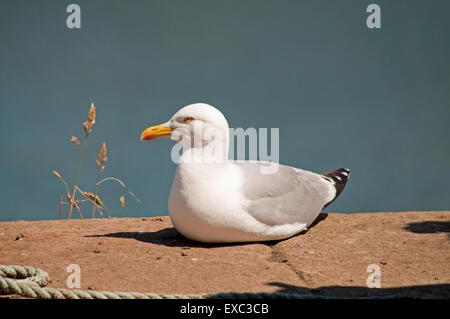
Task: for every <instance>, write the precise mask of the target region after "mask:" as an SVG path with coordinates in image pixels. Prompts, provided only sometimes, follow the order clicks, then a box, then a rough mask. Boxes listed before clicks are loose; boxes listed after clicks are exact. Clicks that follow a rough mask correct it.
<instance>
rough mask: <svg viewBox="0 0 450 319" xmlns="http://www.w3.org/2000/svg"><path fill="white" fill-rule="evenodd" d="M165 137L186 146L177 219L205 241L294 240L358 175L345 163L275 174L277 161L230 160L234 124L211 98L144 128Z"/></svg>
mask: <svg viewBox="0 0 450 319" xmlns="http://www.w3.org/2000/svg"><path fill="white" fill-rule="evenodd" d="M157 137H169V138H170V139H172V140H175V141H176V142H178V143H177V144H176V145H181V146H182V152H178V155H179V158H178V159H177V168H176V172H175V176H174V180H173V183H172V188H171V191H170V196H169V202H168V210H169V215H170V219H171V221H172V223H173V225H174V226H175V228H176V230H177V231H178V232H179V233H181V234H182V235H183V236H184V237H186V238H188V239H190V240H193V241H198V242H203V243H232V242H260V241H274V240H282V239H286V238H289V237H292V236H294V235H296V234H298V233H300V232H302V231H304V230H306V229H307V228H308V227H309V226H310V225H311V224H312V223H313V222H314V220H315V219H316V218H317V217H318V215H319V214H320V212H321V211H322V209H323V208H325V207H327V206H328V205H329V204H331V203H332V202H333V201H334V200H335V199H336V198H337V197H338V196H339V195H340V194H341V193H342V191H343V189H344V186H345V184H346V183H347V180H348V178H349V175H350V171H349V170H348V169H345V168H341V169H338V170H335V171H333V172H330V173H327V174H317V173H313V172H309V171H306V170H302V169H298V168H294V167H290V166H285V165H281V164H279V165H278V166H277V167H276V170H272V171H271V170H267V169H268V168H269V166H270V165H273V163H271V162H264V161H233V160H229V159H228V147H229V145H228V140H229V126H228V122H227V120H226V119H225V117H224V115H223V114H222V113H221V112H220V111H219V110H218V109H216V108H214V107H213V106H210V105H208V104H205V103H196V104H191V105H188V106H185V107H183V108H182V109H180V110H179V111H178V112H176V113H175V115H173V117H172V118H171V119H170V120H169V121H168V122H166V123H163V124H160V125H156V126H151V127H149V128H147V129H145V130H144V131H143V132H142V133H141V141H145V140H153V139H155V138H157ZM172 153H173V152H172ZM175 153H177V152H175ZM179 153H181V155H180V154H179ZM172 159H174V157H172ZM264 168H266V172H265V171H264Z"/></svg>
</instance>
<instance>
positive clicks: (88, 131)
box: [83, 121, 94, 135]
mask: <svg viewBox="0 0 450 319" xmlns="http://www.w3.org/2000/svg"><path fill="white" fill-rule="evenodd" d="M93 125H94V124H93V123H92V122H89V121H86V122H84V123H83V129H84V133H86V135H89V134H91V133H92V126H93Z"/></svg>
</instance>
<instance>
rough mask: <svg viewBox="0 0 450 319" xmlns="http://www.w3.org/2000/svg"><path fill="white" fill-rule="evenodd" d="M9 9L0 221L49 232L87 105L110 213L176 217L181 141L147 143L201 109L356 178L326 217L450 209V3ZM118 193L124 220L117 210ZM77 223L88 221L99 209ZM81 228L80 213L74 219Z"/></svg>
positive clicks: (287, 156) (86, 179)
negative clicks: (370, 21)
mask: <svg viewBox="0 0 450 319" xmlns="http://www.w3.org/2000/svg"><path fill="white" fill-rule="evenodd" d="M73 2H74V3H77V4H79V5H80V7H81V19H82V22H81V26H82V27H81V29H79V30H75V29H72V30H71V29H68V28H67V27H66V18H67V16H68V13H66V7H67V5H68V4H70V3H72V2H69V1H60V0H58V1H57V0H55V1H48V0H42V1H20V0H19V1H18V0H14V1H13V0H2V1H1V2H0V152H1V155H0V182H1V184H0V203H1V208H0V220H2V221H4V220H16V219H25V220H39V219H55V218H57V216H58V200H59V196H60V195H61V194H64V186H63V185H62V184H61V182H60V181H59V180H57V179H56V177H55V176H53V174H52V170H57V171H59V172H60V173H61V174H62V175H63V176H64V177H65V178H66V180H68V182H71V183H73V181H74V177H75V174H76V166H77V163H78V156H79V155H78V153H77V152H78V150H77V149H75V147H74V146H73V145H72V144H71V143H70V141H69V140H70V137H71V136H72V135H75V136H78V137H79V138H80V137H82V127H81V123H82V122H83V121H85V120H86V117H87V111H88V109H89V106H90V102H91V101H93V102H94V103H95V105H96V107H97V123H96V125H95V127H94V132H93V134H92V136H91V137H90V138H89V142H88V147H87V155H86V159H85V163H84V166H83V170H82V174H81V178H80V187H81V188H83V189H86V190H89V191H93V188H94V186H93V184H94V183H95V178H96V176H95V174H96V173H95V172H96V167H95V158H96V156H97V153H98V150H99V148H100V146H101V143H102V142H103V141H106V142H107V147H108V158H109V160H108V162H107V165H106V169H105V173H104V176H105V177H106V176H115V177H118V178H121V179H122V180H123V181H124V182H125V183H126V184H127V185H128V186H129V187H130V189H131V190H132V191H133V192H134V193H136V195H137V196H138V197H139V198H141V200H142V202H141V203H135V202H134V201H133V199H132V198H130V197H129V196H127V195H126V194H124V193H123V191H122V189H121V188H120V186H118V185H115V184H113V183H110V184H108V183H105V184H104V185H102V186H101V189H100V194H101V195H102V199H103V200H104V201H105V203H106V205H107V206H108V207H109V208H110V210H111V212H112V215H113V216H119V217H135V216H156V215H166V214H167V199H168V195H169V191H170V185H171V183H172V177H173V174H174V170H175V164H173V163H172V162H171V160H170V149H171V147H172V145H173V142H171V141H169V140H156V141H154V142H151V143H141V142H140V141H139V134H140V132H141V131H142V129H144V128H146V127H147V126H148V125H150V124H159V123H162V122H163V121H165V120H167V119H169V118H170V117H171V116H172V114H173V113H174V112H175V111H177V110H178V109H179V108H180V107H182V106H184V105H187V104H190V103H193V102H206V103H209V104H212V105H214V106H216V107H218V108H219V109H220V110H221V111H222V112H223V113H224V114H225V116H226V117H227V118H228V121H229V123H230V126H232V127H243V128H247V127H256V128H259V127H268V128H270V127H279V128H280V162H281V163H282V164H286V165H292V166H296V167H300V168H303V169H307V170H312V171H316V172H327V171H331V170H333V169H336V168H340V167H348V168H350V169H351V170H352V175H351V179H350V182H349V184H348V185H347V188H346V190H345V192H344V193H343V195H342V196H341V197H340V198H339V200H337V201H336V202H335V203H334V204H333V205H331V206H330V207H329V208H327V211H332V212H343V213H353V212H367V211H402V210H444V209H450V184H449V177H450V141H449V137H450V125H449V120H450V58H449V57H450V41H449V34H450V19H449V18H448V13H449V12H450V2H449V1H436V0H433V1H412V0H408V1H376V2H375V3H377V4H379V5H380V7H381V10H382V11H381V19H382V22H381V23H382V28H381V29H378V30H370V29H368V28H367V27H366V23H365V21H366V18H367V16H368V13H366V7H367V5H368V4H370V3H372V1H331V0H330V1H312V0H308V1H299V0H298V1H287V0H279V1H269V0H258V1H256V0H254V1H253V0H243V1H242V0H241V1H237V0H227V1H224V0H221V1H217V0H207V1H206V0H205V1H199V0H189V1H184V0H183V1H181V0H169V1H162V0H161V1H155V0H150V1H136V0H132V1H112V0H107V1H104V0H96V1H81V0H77V1H75V0H74V1H73ZM122 194H124V195H125V197H126V202H127V204H126V207H125V208H124V209H122V210H121V209H120V208H119V197H120V196H121V195H122ZM84 212H85V214H86V215H89V214H90V212H91V209H90V208H87V207H86V208H85V209H84ZM74 216H77V214H76V213H75V214H74Z"/></svg>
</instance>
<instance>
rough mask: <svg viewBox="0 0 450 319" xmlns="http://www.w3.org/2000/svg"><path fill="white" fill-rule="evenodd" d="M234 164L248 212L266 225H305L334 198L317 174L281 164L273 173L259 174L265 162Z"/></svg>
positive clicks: (325, 183)
mask: <svg viewBox="0 0 450 319" xmlns="http://www.w3.org/2000/svg"><path fill="white" fill-rule="evenodd" d="M235 164H236V165H237V166H238V167H239V168H240V171H241V174H242V176H243V186H242V193H243V195H244V197H245V199H246V200H247V207H246V208H247V211H248V213H249V214H251V215H252V216H253V217H254V218H255V219H257V220H258V221H260V222H262V223H264V224H266V225H270V226H274V225H281V224H290V223H305V224H307V225H309V224H311V223H312V222H313V221H314V220H315V219H316V217H317V215H318V214H319V213H320V211H321V210H322V209H323V207H324V205H325V204H326V203H328V202H329V201H330V200H331V199H332V198H334V195H335V188H334V186H333V185H332V183H331V182H330V181H328V180H326V179H325V178H323V176H322V175H320V174H316V173H312V172H308V171H304V170H300V169H296V168H293V167H289V166H284V165H279V167H278V170H277V171H276V172H275V173H273V174H262V173H261V166H263V165H267V163H265V162H248V161H246V162H235Z"/></svg>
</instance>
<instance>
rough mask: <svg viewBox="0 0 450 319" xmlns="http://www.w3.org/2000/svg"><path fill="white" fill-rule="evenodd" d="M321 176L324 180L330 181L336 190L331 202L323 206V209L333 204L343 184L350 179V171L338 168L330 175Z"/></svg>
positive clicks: (342, 188)
mask: <svg viewBox="0 0 450 319" xmlns="http://www.w3.org/2000/svg"><path fill="white" fill-rule="evenodd" d="M322 176H323V177H324V178H325V179H326V180H328V181H330V182H331V183H332V184H333V185H334V188H336V196H334V198H333V199H332V200H331V201H329V202H328V203H326V204H325V206H324V207H323V208H325V207H327V206H328V205H330V204H331V203H332V202H334V200H335V199H336V198H337V197H338V196H339V195H340V194H341V193H342V191H343V190H344V187H345V184H346V183H347V181H348V178H349V177H350V170H348V169H346V168H340V169H337V170H335V171H332V172H330V173H326V174H323V175H322Z"/></svg>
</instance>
